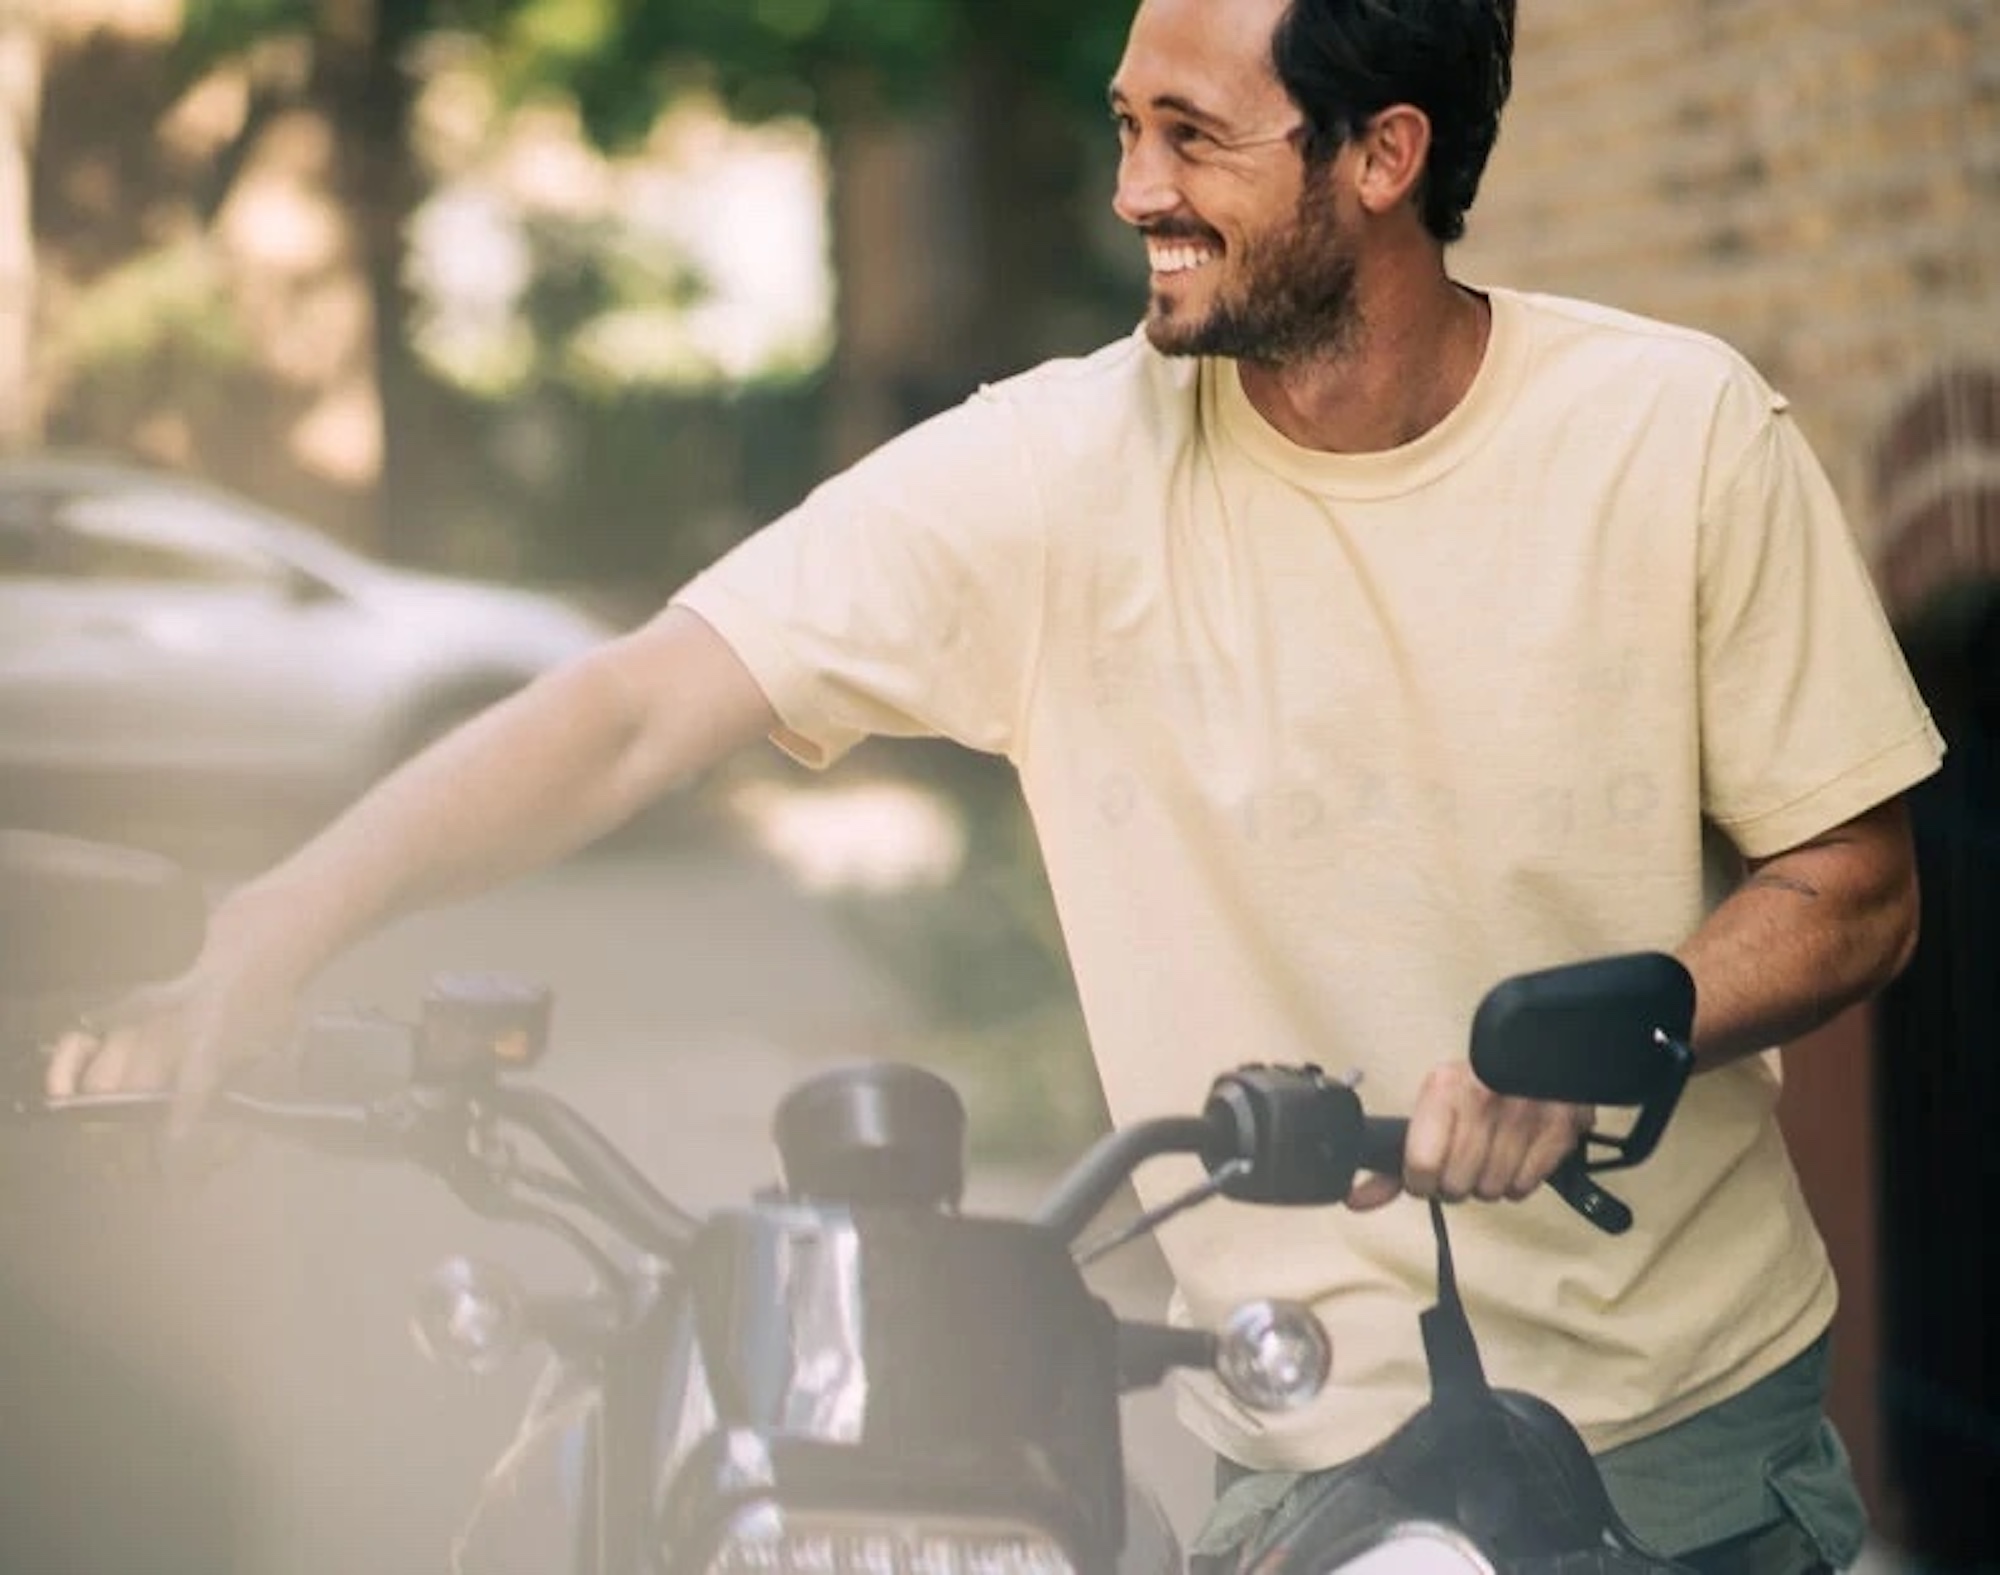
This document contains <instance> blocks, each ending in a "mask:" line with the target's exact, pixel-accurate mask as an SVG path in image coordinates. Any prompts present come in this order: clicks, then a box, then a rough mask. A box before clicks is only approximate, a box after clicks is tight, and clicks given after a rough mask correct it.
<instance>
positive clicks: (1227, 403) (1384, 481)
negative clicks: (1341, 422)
mask: <svg viewBox="0 0 2000 1575" xmlns="http://www.w3.org/2000/svg"><path fill="white" fill-rule="evenodd" d="M1481 293H1482V294H1483V295H1484V296H1485V297H1486V299H1487V301H1488V302H1489V303H1490V304H1491V308H1492V314H1493V320H1492V325H1491V327H1490V329H1489V330H1488V333H1487V339H1486V353H1485V355H1484V356H1482V357H1481V359H1480V362H1479V370H1478V371H1477V372H1476V373H1474V374H1473V378H1472V382H1471V384H1470V386H1468V387H1467V389H1466V391H1465V397H1464V398H1463V399H1461V400H1459V402H1458V403H1457V404H1456V405H1455V406H1453V407H1452V409H1451V411H1450V413H1449V414H1447V415H1446V416H1445V418H1444V419H1443V420H1442V421H1440V422H1439V423H1438V424H1437V425H1436V426H1434V427H1432V428H1431V429H1430V430H1429V431H1428V432H1425V433H1423V434H1422V435H1421V436H1419V437H1416V438H1413V439H1411V441H1409V442H1408V443H1403V444H1399V445H1398V446H1397V447H1395V448H1390V449H1381V450H1377V451H1375V452H1372V453H1365V454H1333V453H1328V452H1327V451H1326V450H1324V449H1315V448H1306V447H1304V446H1302V445H1301V444H1298V443H1295V442H1293V441H1292V440H1291V439H1290V438H1288V437H1286V436H1285V434H1284V433H1282V432H1280V431H1279V430H1278V429H1277V428H1276V427H1274V426H1272V425H1271V423H1270V422H1268V421H1266V420H1265V419H1264V417H1263V415H1262V414H1261V413H1259V411H1258V409H1257V407H1256V406H1255V405H1253V404H1251V402H1250V397H1249V395H1247V394H1246V393H1244V391H1243V380H1242V378H1241V376H1240V375H1239V373H1238V369H1237V365H1236V363H1235V362H1234V361H1227V360H1217V359H1211V360H1207V361H1204V362H1203V363H1202V381H1203V383H1204V385H1205V392H1206V394H1207V395H1208V399H1207V403H1208V407H1209V408H1210V409H1211V410H1213V411H1214V412H1215V413H1216V414H1215V420H1216V423H1217V425H1218V426H1219V428H1220V431H1221V433H1222V435H1223V436H1224V437H1225V438H1226V439H1227V440H1228V441H1229V442H1230V443H1231V444H1233V445H1234V446H1235V447H1237V448H1239V449H1241V450H1242V451H1243V452H1244V453H1245V454H1246V455H1248V456H1249V457H1250V458H1251V459H1252V460H1254V461H1255V462H1256V463H1257V464H1259V465H1262V466H1263V467H1264V468H1265V469H1267V470H1271V471H1275V472H1276V473H1277V474H1278V475H1281V476H1283V477H1284V478H1285V479H1286V480H1288V481H1292V482H1296V483H1297V484H1298V485H1299V486H1302V487H1305V488H1307V489H1308V490H1309V491H1312V492H1319V493H1325V494H1327V495H1329V496H1334V497H1349V498H1381V497H1392V496H1394V495H1395V494H1397V493H1401V492H1409V491H1412V490H1414V489H1415V488H1417V487H1421V486H1423V485H1424V484H1425V483H1427V482H1430V481H1433V480H1435V479H1437V478H1438V477H1439V476H1441V475H1443V474H1444V473H1445V472H1446V471H1448V470H1450V469H1451V468H1452V467H1453V466H1455V465H1457V464H1458V463H1459V462H1460V461H1461V460H1463V459H1464V458H1465V457H1466V456H1467V455H1469V454H1471V453H1472V452H1473V451H1474V450H1476V449H1477V448H1478V447H1479V445H1480V444H1481V443H1482V442H1484V441H1485V439H1486V438H1487V436H1488V435H1489V433H1490V432H1491V431H1492V429H1493V427H1494V426H1495V425H1496V424H1497V422H1498V421H1499V420H1500V418H1501V416H1502V415H1503V414H1504V413H1505V411H1506V409H1507V406H1508V403H1509V401H1510V399H1511V398H1512V395H1513V392H1514V389H1515V386H1516V385H1517V383H1518V382H1519V379H1520V375H1521V372H1522V370H1523V369H1524V366H1525V363H1526V360H1527V338H1528V334H1527V323H1526V321H1525V314H1524V310H1523V307H1522V305H1521V302H1520V300H1519V298H1518V297H1517V296H1516V295H1515V294H1514V293H1513V292H1512V291H1507V290H1483V291H1482V292H1481Z"/></svg>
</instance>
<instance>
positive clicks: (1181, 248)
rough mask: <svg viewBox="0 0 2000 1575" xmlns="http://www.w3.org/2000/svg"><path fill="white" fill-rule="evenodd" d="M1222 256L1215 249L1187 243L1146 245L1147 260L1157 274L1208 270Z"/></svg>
mask: <svg viewBox="0 0 2000 1575" xmlns="http://www.w3.org/2000/svg"><path fill="white" fill-rule="evenodd" d="M1221 255H1222V254H1221V253H1220V252H1218V251H1216V250H1215V249H1214V248H1213V247H1209V246H1196V245H1191V244H1189V243H1188V242H1186V241H1149V242H1148V243H1147V245H1146V258H1147V261H1148V262H1150V263H1151V264H1152V269H1153V272H1154V273H1155V274H1181V273H1192V272H1194V271H1195V270H1196V269H1197V268H1206V267H1207V266H1208V265H1209V264H1210V263H1212V262H1214V261H1215V260H1216V259H1217V258H1218V257H1220V256H1221Z"/></svg>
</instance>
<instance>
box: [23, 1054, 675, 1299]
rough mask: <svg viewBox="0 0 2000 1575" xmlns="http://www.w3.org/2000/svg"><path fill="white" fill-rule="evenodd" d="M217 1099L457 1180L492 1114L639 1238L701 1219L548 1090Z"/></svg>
mask: <svg viewBox="0 0 2000 1575" xmlns="http://www.w3.org/2000/svg"><path fill="white" fill-rule="evenodd" d="M176 1097H177V1096H176V1095H174V1094H173V1093H171V1092H165V1091H144V1092H136V1093H116V1094H74V1095H67V1096H62V1097H55V1098H44V1099H27V1098H17V1099H15V1100H13V1101H12V1103H11V1105H10V1107H9V1114H10V1115H11V1116H12V1117H13V1118H14V1119H16V1120H25V1121H36V1120H42V1119H50V1120H60V1121H77V1122H89V1123H104V1122H119V1123H134V1124H138V1123H150V1122H157V1121H159V1120H160V1119H162V1118H163V1117H164V1116H165V1115H166V1113H167V1112H168V1111H169V1110H170V1109H171V1108H172V1106H173V1105H174V1103H175V1100H176ZM212 1108H213V1109H214V1111H215V1112H216V1113H217V1114H218V1115H220V1116H223V1117H225V1118H227V1119H228V1120H231V1121H234V1122H238V1123H241V1124H243V1125H245V1126H249V1127H252V1128H254V1129H256V1130H259V1131H265V1132H271V1133H274V1134H277V1135H280V1136H283V1137H285V1138H288V1139H291V1140H293V1141H296V1142H301V1143H304V1144H307V1145H309V1146H312V1147H315V1148H320V1149H329V1150H333V1151H335V1152H339V1153H342V1154H360V1155H368V1156H374V1157H380V1158H385V1159H399V1160H406V1161H409V1162H412V1163H415V1164H417V1165H419V1166H421V1167H422V1168H424V1169H426V1170H430V1171H432V1172H433V1173H434V1174H437V1175H439V1176H440V1177H441V1178H442V1179H444V1180H446V1181H448V1182H456V1181H457V1180H458V1179H459V1178H460V1175H461V1172H462V1170H463V1167H464V1165H465V1163H466V1160H467V1157H468V1148H467V1144H466V1141H465V1138H466V1134H467V1133H469V1132H470V1131H471V1130H472V1128H473V1127H474V1125H475V1124H476V1123H477V1122H478V1121H479V1120H480V1119H481V1118H482V1117H485V1116H496V1117H499V1118H500V1119H502V1120H505V1121H510V1122H512V1123H513V1124H514V1125H516V1126H518V1127H519V1128H521V1129H522V1130H523V1131H526V1132H528V1133H529V1134H531V1135H532V1136H533V1137H534V1138H536V1139H537V1140H538V1141H539V1142H540V1143H542V1145H543V1146H544V1147H546V1148H547V1149H548V1151H549V1153H550V1154H551V1155H553V1156H554V1157H555V1159H556V1161H557V1163H559V1164H560V1165H561V1166H562V1167H563V1168H564V1169H565V1170H566V1171H567V1172H568V1173H569V1175H570V1176H571V1177H572V1178H573V1179H574V1181H575V1182H576V1196H577V1198H578V1201H580V1202H581V1203H582V1204H583V1205H584V1206H585V1207H586V1208H588V1209H589V1210H590V1211H591V1212H592V1213H593V1214H595V1215H596V1216H597V1217H598V1218H599V1219H600V1220H601V1221H603V1223H604V1224H606V1225H608V1226H610V1227H611V1228H612V1229H613V1230H616V1231H618V1232H619V1233H620V1234H621V1235H623V1236H624V1237H625V1238H626V1239H627V1240H629V1241H630V1242H631V1243H632V1244H633V1245H634V1246H636V1247H638V1248H640V1249H641V1250H642V1251H645V1252H650V1253H653V1254H655V1255H656V1256H659V1257H661V1258H664V1259H666V1260H668V1261H669V1262H674V1261H677V1260H678V1259H679V1258H680V1256H681V1255H682V1254H683V1253H684V1252H685V1250H686V1248H687V1246H688V1244H689V1243H690V1242H691V1241H692V1240H693V1237H694V1233H695V1230H696V1228H697V1226H696V1221H695V1220H694V1219H693V1218H692V1217H691V1216H690V1215H689V1214H688V1213H687V1212H686V1211H685V1210H683V1209H681V1208H680V1207H679V1206H678V1205H677V1204H675V1203H674V1202H673V1201H672V1200H671V1199H669V1198H668V1197H666V1196H665V1195H664V1194H663V1193H661V1192H660V1191H659V1189H658V1188H656V1187H655V1186H654V1185H653V1184H652V1182H651V1181H649V1180H648V1179H647V1178H646V1177H645V1175H644V1174H643V1173H642V1172H641V1171H640V1170H639V1169H638V1167H636V1166H635V1165H633V1164H632V1162H631V1161H630V1160H628V1159H626V1158H625V1156H624V1155H623V1154H622V1153H621V1152H620V1151H619V1150H618V1148H617V1147H616V1146H615V1145H614V1144H613V1143H612V1142H611V1140H610V1139H609V1138H607V1137H606V1136H605V1135H604V1134H603V1133H602V1132H600V1131H599V1130H598V1129H597V1128H596V1127H595V1126H593V1125H592V1124H591V1123H590V1122H589V1121H587V1120H585V1119H584V1117H583V1116H581V1115H579V1114H578V1113H577V1112H576V1111H575V1110H573V1109H571V1108H570V1107H569V1106H568V1105H567V1104H565V1103H564V1102H563V1101H562V1100H560V1099H558V1098H557V1097H556V1096H555V1095H553V1094H550V1093H546V1092H544V1091H543V1090H540V1089H534V1088H522V1087H510V1086H508V1085H506V1084H502V1083H498V1082H493V1083H488V1084H485V1085H483V1086H479V1087H476V1088H466V1087H462V1086H460V1087H450V1086H444V1087H440V1086H426V1085H422V1084H417V1085H413V1086H411V1087H409V1088H408V1089H406V1090H405V1091H403V1092H402V1093H399V1094H396V1095H392V1096H390V1097H387V1098H384V1099H379V1100H374V1101H369V1102H357V1101H354V1100H338V1099H314V1098H298V1097H290V1098H288V1097H277V1096H273V1095H270V1094H266V1093H262V1092H256V1091H252V1090H248V1089H244V1088H240V1087H238V1088H225V1089H223V1090H221V1091H220V1092H218V1093H217V1094H216V1096H215V1099H214V1103H213V1106H212Z"/></svg>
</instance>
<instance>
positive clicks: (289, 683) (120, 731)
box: [0, 455, 612, 825]
mask: <svg viewBox="0 0 2000 1575" xmlns="http://www.w3.org/2000/svg"><path fill="white" fill-rule="evenodd" d="M611 632H612V631H611V629H610V628H609V627H608V626H607V625H606V624H604V623H602V622H600V621H599V620H597V619H595V618H593V617H591V616H589V615H587V614H586V613H584V612H583V611H581V610H579V609H577V608H573V607H571V606H569V605H567V604H566V603H564V602H562V601H560V600H558V599H556V598H554V597H551V596H547V595H542V594H537V593H531V592H527V591H523V590H516V589H510V588H507V587H503V586H498V585H488V584H484V583H479V582H474V581H469V580H463V579H451V578H446V577H442V576H438V575H429V574H417V573H411V572H407V571H404V570H401V569H396V568H391V567H388V566H386V565H384V564H381V563H377V562H373V561H371V560H369V559H366V558H363V557H360V556H358V555H357V554H355V553H353V552H351V551H348V550H346V549H345V548H342V547H340V546H338V545H336V544H335V543H334V542H332V541H331V540H329V539H328V538H326V537H324V536H322V535H320V534H318V533H316V532H315V531H313V530H311V529H310V528H308V527H306V526H303V525H300V524H298V523H296V522H293V521H291V520H288V519H285V518H283V517H281V516H278V515H276V514H273V513H271V512H270V511H268V510H266V509H263V508H261V507H259V506H258V505H256V504H253V503H251V502H249V501H248V500H246V499H243V498H239V497H236V496H233V495H230V494H228V493H224V492H221V491H218V490H216V489H213V488H211V487H207V486H203V485H200V484H197V483H194V482H191V481H187V480H184V479H181V478H179V477H174V476H169V475H165V474H161V473H157V472H152V471H147V470H143V469H138V468H135V467H131V466H126V465H123V464H118V463H112V462H104V461H99V460H92V459H76V458H63V457H55V456H46V455H45V456H24V457H19V458H14V459H8V460H5V461H0V818H6V819H12V820H13V821H15V822H16V823H19V822H23V821H27V822H35V823H44V824H46V823H51V822H61V821H67V820H70V819H73V818H79V817H78V816H72V815H71V814H70V811H71V810H76V811H79V812H82V813H81V818H90V817H91V813H92V812H94V811H96V810H99V809H101V808H104V807H113V808H115V809H116V810H117V812H118V814H119V815H120V816H121V817H125V816H133V817H137V818H138V820H139V821H141V822H143V821H145V820H147V819H149V818H151V817H152V816H154V815H155V814H159V815H165V816H171V815H172V814H174V813H179V812H185V811H190V810H191V811H194V812H196V813H198V814H200V813H226V814H239V815H240V814H245V813H248V814H252V815H255V816H258V817H266V818H268V819H269V820H270V821H271V822H272V823H275V822H276V820H277V818H278V817H279V816H281V815H282V816H285V817H287V818H288V820H289V823H291V824H293V825H296V824H298V823H299V821H300V819H301V817H305V818H306V819H307V820H308V821H309V820H311V819H317V818H320V817H322V816H324V815H325V814H327V813H329V812H330V811H332V810H334V809H336V808H338V807H339V806H340V805H341V804H343V803H345V802H346V801H348V800H350V799H351V798H353V797H354V796H355V795H356V794H357V793H359V792H360V791H361V790H362V789H363V788H364V787H366V786H367V785H368V784H369V783H370V782H371V781H373V780H374V779H375V778H377V777H379V776H380V775H381V774H382V773H383V772H385V771H386V770H388V769H389V768H390V767H391V766H393V765H395V764H396V763H397V762H398V761H400V760H402V759H403V758H405V757H406V756H407V755H408V754H409V753H410V752H411V751H412V750H413V749H415V748H416V747H418V746H419V745H421V744H422V743H424V742H426V741H428V740H429V739H431V738H434V737H436V736H437V735H438V734H439V733H440V732H442V731H443V730H444V729H446V728H448V727H450V726H452V725H453V724H455V723H457V722H458V721H461V720H463V719H464V718H465V717H466V716H468V715H470V714H471V713H472V712H474V711H476V710H478V709H480V708H481V707H483V706H485V705H488V704H490V703H491V702H493V701H494V700H496V699H498V698H500V697H501V696H503V695H505V694H507V693H509V692H510V691H512V690H514V689H516V688H519V687H520V686H521V685H522V684H524V683H526V682H527V681H528V680H530V679H531V678H533V677H534V676H535V675H536V674H538V673H540V672H543V671H544V670H546V669H547V668H549V667H551V666H553V665H555V664H556V663H559V662H561V661H563V660H564V659H566V658H568V657H571V656H574V655H576V654H577V653H579V652H581V651H583V650H585V649H587V648H588V647H589V646H591V645H593V644H595V643H596V642H598V641H601V640H603V639H604V638H606V637H607V636H608V635H609V634H610V633H611Z"/></svg>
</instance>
